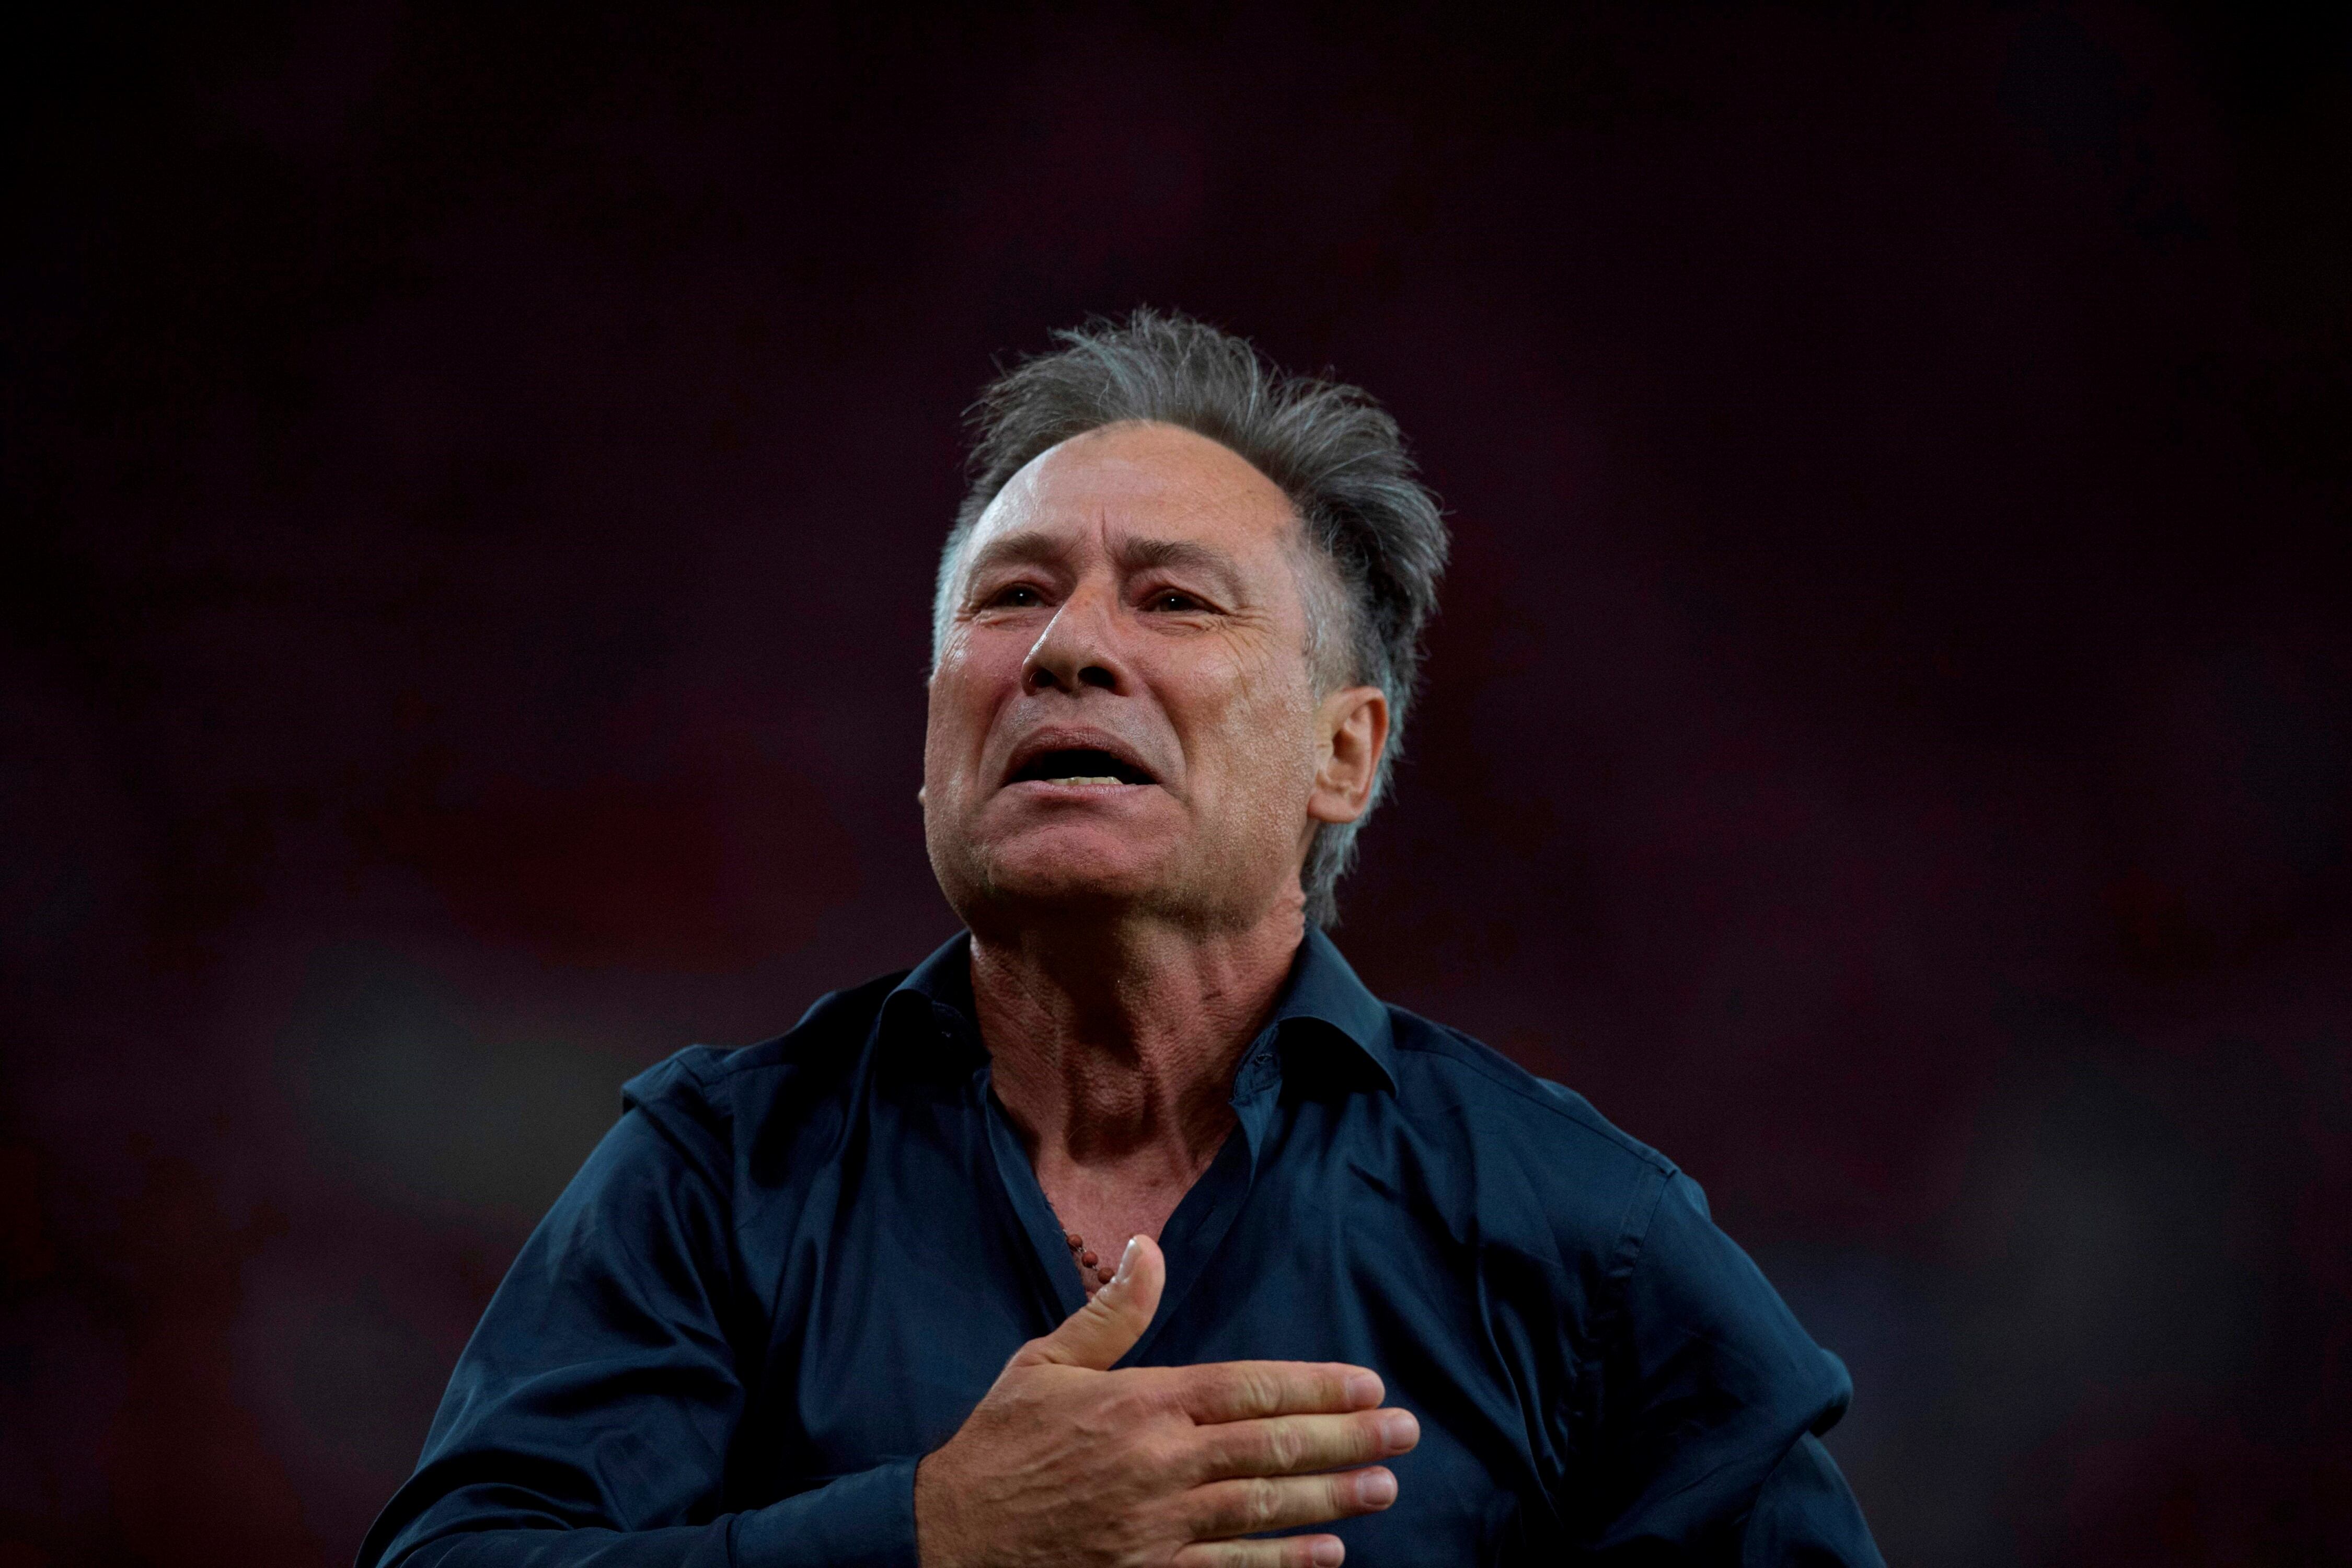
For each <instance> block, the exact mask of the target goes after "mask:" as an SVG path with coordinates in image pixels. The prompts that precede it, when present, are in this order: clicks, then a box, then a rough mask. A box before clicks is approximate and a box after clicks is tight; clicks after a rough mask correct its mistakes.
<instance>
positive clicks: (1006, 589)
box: [987, 583, 1045, 610]
mask: <svg viewBox="0 0 2352 1568" xmlns="http://www.w3.org/2000/svg"><path fill="white" fill-rule="evenodd" d="M1044 603H1045V595H1043V594H1040V593H1039V592H1037V590H1036V589H1035V588H1033V587H1031V586H1030V585H1029V584H1026V583H1008V584H1005V585H1004V586H1003V587H1002V588H999V589H998V590H997V591H996V592H995V593H993V594H992V595H989V597H988V604H987V607H988V608H989V609H992V610H1031V609H1034V608H1036V607H1037V606H1038V605H1042V604H1044Z"/></svg>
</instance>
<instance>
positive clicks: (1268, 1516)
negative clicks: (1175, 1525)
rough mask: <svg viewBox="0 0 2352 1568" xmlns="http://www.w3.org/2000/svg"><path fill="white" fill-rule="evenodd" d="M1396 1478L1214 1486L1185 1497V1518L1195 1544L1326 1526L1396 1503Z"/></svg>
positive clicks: (1363, 1473) (1377, 1474) (1368, 1473)
mask: <svg viewBox="0 0 2352 1568" xmlns="http://www.w3.org/2000/svg"><path fill="white" fill-rule="evenodd" d="M1396 1496H1397V1480H1396V1475H1395V1473H1394V1472H1392V1471H1391V1470H1389V1469H1386V1468H1383V1467H1381V1466H1379V1465H1370V1466H1367V1467H1365V1468H1363V1469H1360V1470H1342V1471H1340V1472H1339V1474H1338V1475H1333V1476H1258V1477H1255V1478H1253V1479H1247V1480H1234V1481H1211V1482H1210V1483H1209V1484H1208V1485H1207V1486H1204V1487H1194V1488H1193V1489H1192V1490H1191V1491H1189V1492H1187V1493H1185V1494H1184V1502H1185V1510H1184V1511H1185V1518H1186V1521H1187V1522H1188V1523H1189V1524H1190V1525H1191V1527H1192V1537H1193V1539H1194V1540H1196V1541H1218V1540H1222V1539H1223V1538H1224V1537H1226V1536H1228V1535H1261V1534H1264V1533H1265V1531H1269V1530H1288V1529H1291V1528H1292V1527H1294V1526H1296V1525H1301V1524H1321V1523H1324V1522H1325V1521H1328V1520H1334V1519H1349V1518H1352V1517H1354V1516H1355V1515H1357V1514H1360V1513H1378V1512H1379V1511H1380V1510H1382V1509H1384V1508H1386V1507H1388V1506H1389V1504H1391V1503H1392V1502H1394V1501H1396Z"/></svg>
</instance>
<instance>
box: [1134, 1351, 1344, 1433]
mask: <svg viewBox="0 0 2352 1568" xmlns="http://www.w3.org/2000/svg"><path fill="white" fill-rule="evenodd" d="M1179 1397H1180V1398H1181V1401H1182V1404H1183V1406H1184V1413H1185V1414H1186V1415H1190V1416H1192V1419H1193V1420H1195V1421H1201V1422H1210V1421H1247V1420H1252V1419H1254V1418H1255V1417H1258V1416H1264V1415H1322V1414H1345V1413H1346V1412H1348V1411H1350V1410H1369V1409H1370V1408H1371V1407H1372V1406H1373V1405H1378V1404H1379V1403H1380V1402H1381V1380H1380V1377H1379V1375H1378V1374H1377V1373H1371V1372H1368V1371H1366V1370H1365V1369H1364V1368H1362V1367H1360V1366H1349V1365H1347V1364H1346V1363H1340V1362H1312V1361H1220V1362H1210V1363H1206V1364H1204V1365H1201V1366H1192V1367H1186V1368H1185V1369H1184V1375H1183V1383H1182V1386H1181V1391H1180V1394H1179Z"/></svg>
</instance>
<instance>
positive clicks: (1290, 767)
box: [1203, 678, 1315, 810]
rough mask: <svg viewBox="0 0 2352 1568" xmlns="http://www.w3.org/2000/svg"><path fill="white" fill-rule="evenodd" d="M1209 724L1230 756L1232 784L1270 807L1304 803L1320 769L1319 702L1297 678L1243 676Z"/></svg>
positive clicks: (1227, 769)
mask: <svg viewBox="0 0 2352 1568" xmlns="http://www.w3.org/2000/svg"><path fill="white" fill-rule="evenodd" d="M1214 707H1215V712H1214V715H1213V718H1212V717H1210V716H1209V715H1207V714H1204V715H1203V717H1204V718H1209V724H1208V727H1209V728H1211V729H1213V731H1215V732H1216V733H1217V735H1218V737H1219V740H1220V742H1221V744H1220V747H1219V750H1220V751H1222V752H1223V753H1224V755H1225V757H1226V758H1227V759H1228V760H1227V763H1226V766H1225V767H1224V768H1222V769H1220V770H1218V771H1220V772H1229V773H1231V774H1232V783H1231V784H1230V785H1229V787H1233V788H1235V789H1237V790H1239V791H1240V792H1242V793H1244V794H1245V795H1248V796H1249V797H1250V799H1251V800H1252V801H1253V802H1255V803H1257V804H1260V805H1263V806H1264V807H1265V808H1266V809H1268V810H1286V809H1288V807H1289V806H1290V805H1293V804H1294V801H1293V797H1294V796H1295V797H1296V799H1297V801H1298V802H1303V801H1304V800H1305V799H1306V798H1307V794H1308V793H1309V791H1310V790H1311V788H1312V786H1313V780H1314V772H1315V744H1314V733H1313V730H1314V724H1313V721H1314V716H1315V705H1314V703H1313V702H1312V701H1311V700H1309V699H1308V697H1307V693H1306V691H1305V689H1303V687H1301V686H1300V685H1299V684H1298V683H1297V682H1296V681H1275V680H1267V679H1262V678H1261V679H1255V680H1250V679H1243V680H1240V681H1237V682H1235V683H1234V685H1233V686H1231V687H1230V688H1228V689H1226V691H1225V693H1224V695H1223V700H1220V701H1218V702H1216V703H1215V704H1214Z"/></svg>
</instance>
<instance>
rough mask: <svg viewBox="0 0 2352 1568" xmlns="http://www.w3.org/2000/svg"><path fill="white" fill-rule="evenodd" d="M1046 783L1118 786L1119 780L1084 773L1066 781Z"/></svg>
mask: <svg viewBox="0 0 2352 1568" xmlns="http://www.w3.org/2000/svg"><path fill="white" fill-rule="evenodd" d="M1046 782H1047V783H1049V784H1117V783H1118V780H1117V779H1116V778H1113V777H1112V776H1111V775H1110V774H1108V773H1083V774H1078V775H1075V776H1073V777H1070V778H1066V779H1049V780H1047V781H1046Z"/></svg>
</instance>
